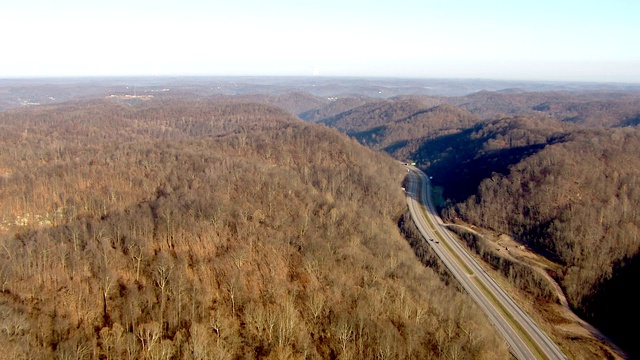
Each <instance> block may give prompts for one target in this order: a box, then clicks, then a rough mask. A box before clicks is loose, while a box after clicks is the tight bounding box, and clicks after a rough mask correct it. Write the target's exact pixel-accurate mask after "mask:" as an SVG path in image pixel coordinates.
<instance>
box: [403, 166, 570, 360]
mask: <svg viewBox="0 0 640 360" xmlns="http://www.w3.org/2000/svg"><path fill="white" fill-rule="evenodd" d="M407 169H408V170H409V174H408V175H409V184H408V186H407V189H406V190H407V204H408V205H409V209H410V211H411V216H412V217H413V219H414V222H415V223H416V226H417V227H418V229H419V230H420V232H421V233H422V236H423V237H424V240H425V241H426V242H427V243H428V244H429V245H430V246H431V247H432V248H433V250H434V251H435V253H436V254H437V255H438V257H440V259H441V260H442V262H443V263H444V264H445V266H446V267H447V268H448V269H449V271H450V272H451V273H452V274H453V276H454V277H455V278H456V279H457V280H458V281H459V282H460V283H461V284H462V286H463V287H464V289H465V290H466V291H467V292H468V293H469V294H470V295H471V297H472V298H473V299H474V300H475V301H476V302H477V303H478V305H479V306H480V307H481V308H482V309H483V310H484V312H485V313H486V314H487V316H488V317H489V319H490V320H491V322H492V323H493V324H494V326H495V327H496V328H497V329H498V331H499V332H500V334H501V335H502V336H503V337H504V338H505V340H506V341H507V343H508V345H509V350H510V351H511V353H512V354H513V355H514V356H515V357H516V358H517V359H522V360H524V359H567V357H566V356H565V355H564V354H563V353H562V351H561V350H560V349H559V348H558V346H557V345H556V344H555V343H554V342H553V341H551V339H550V338H549V337H548V336H547V334H546V333H545V332H544V331H542V329H540V327H539V326H538V325H537V324H536V323H535V322H534V321H533V320H532V319H531V317H529V315H527V314H526V313H525V312H524V311H523V310H522V309H521V308H520V307H519V306H518V305H517V304H516V303H515V302H514V301H513V299H512V298H511V297H510V296H509V295H508V294H507V293H506V292H505V291H504V290H503V289H502V288H501V287H500V286H499V285H498V284H497V283H496V282H495V281H494V280H493V278H491V277H490V276H489V275H488V274H487V273H486V272H485V271H484V269H483V268H482V267H481V266H480V265H479V264H478V263H477V262H476V261H475V259H474V258H472V257H471V255H469V253H468V252H467V251H466V249H464V248H463V247H462V245H460V243H459V242H458V241H456V240H455V239H454V238H453V237H452V235H451V234H450V233H449V231H448V230H447V229H446V227H445V226H444V224H443V222H442V219H440V217H439V216H437V215H436V212H435V207H434V206H433V204H432V202H431V197H430V191H429V187H430V184H429V180H428V179H427V176H426V175H425V173H423V172H422V171H421V170H419V169H418V168H416V167H413V166H407Z"/></svg>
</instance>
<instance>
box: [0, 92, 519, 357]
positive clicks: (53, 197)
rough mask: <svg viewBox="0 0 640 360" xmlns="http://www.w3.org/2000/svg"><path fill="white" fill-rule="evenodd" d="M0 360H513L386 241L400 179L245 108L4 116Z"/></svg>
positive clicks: (375, 157)
mask: <svg viewBox="0 0 640 360" xmlns="http://www.w3.org/2000/svg"><path fill="white" fill-rule="evenodd" d="M0 134H1V138H0V146H1V147H2V149H5V151H2V152H0V196H1V198H2V202H1V203H0V206H1V208H0V214H1V215H0V216H1V217H0V219H1V220H2V224H1V226H2V228H1V229H0V243H1V244H0V245H1V246H0V248H1V249H2V251H0V347H1V348H2V351H3V353H2V356H3V357H7V358H30V359H38V358H78V359H89V358H148V359H165V358H185V359H191V358H193V359H202V358H216V359H234V358H256V357H259V358H302V357H311V358H381V359H398V358H451V357H458V358H473V359H497V358H507V357H508V356H509V355H508V352H507V348H506V345H505V344H504V342H503V341H502V340H500V339H499V338H498V337H497V335H496V333H495V331H494V329H493V327H492V326H490V325H489V323H488V321H487V320H486V318H485V317H484V315H483V314H482V313H481V312H480V311H479V310H478V309H477V308H476V307H475V305H474V304H473V303H472V301H471V300H470V299H469V298H468V297H467V296H466V295H464V294H462V293H460V292H458V291H457V290H456V289H454V288H451V287H449V286H447V285H445V284H444V283H443V282H442V281H441V280H440V278H439V277H438V276H437V275H436V274H434V273H433V271H431V270H430V269H428V268H425V267H424V266H423V265H422V264H420V263H419V262H418V260H417V259H416V257H415V255H414V254H413V252H412V250H411V249H410V248H409V246H408V244H407V242H406V240H404V239H403V238H402V237H401V235H400V234H399V230H398V228H397V222H398V218H399V217H400V216H401V214H402V213H403V211H404V209H405V206H406V205H405V202H404V195H403V193H402V192H401V189H400V183H401V180H402V177H403V176H404V170H403V169H402V168H401V167H399V166H398V165H397V163H396V162H395V161H393V160H392V159H391V158H389V157H387V156H384V155H381V154H377V153H375V152H373V151H371V150H369V149H367V148H365V147H363V146H361V145H360V144H358V143H357V142H356V141H353V140H350V139H348V138H347V137H345V136H343V135H341V134H339V133H338V132H336V131H334V130H331V129H328V128H326V127H323V126H318V125H313V124H305V123H303V122H301V121H299V120H297V119H294V118H293V117H292V116H291V115H289V114H288V113H286V112H284V111H283V110H279V109H277V108H274V107H271V106H268V105H260V104H255V103H239V102H237V101H233V102H225V101H224V99H217V100H216V101H215V102H214V101H204V102H203V101H177V100H162V101H156V100H150V101H146V102H141V103H139V104H137V105H125V104H121V103H118V102H114V101H110V100H98V101H91V102H77V103H68V104H61V105H56V106H47V107H29V108H21V109H15V110H11V111H6V112H2V113H0Z"/></svg>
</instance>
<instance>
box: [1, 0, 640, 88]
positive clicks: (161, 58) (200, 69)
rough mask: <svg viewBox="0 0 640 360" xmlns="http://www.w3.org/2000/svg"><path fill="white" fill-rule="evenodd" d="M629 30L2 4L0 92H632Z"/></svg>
mask: <svg viewBox="0 0 640 360" xmlns="http://www.w3.org/2000/svg"><path fill="white" fill-rule="evenodd" d="M638 18H640V1H638V0H607V1H605V0H598V1H591V0H582V1H573V0H550V1H549V0H536V1H530V0H511V1H507V0H475V1H473V0H419V1H409V0H324V1H315V0H270V1H260V0H235V1H231V0H226V1H218V0H210V1H197V0H178V1H176V0H171V1H165V0H109V1H105V0H102V1H92V0H89V1H87V0H20V1H5V2H4V4H2V5H0V34H1V35H0V78H19V77H68V76H154V75H157V76H181V75H186V76H193V75H196V76H197V75H202V76H218V75H219V76H235V75H241V76H314V75H315V76H376V77H409V78H414V77H417V78H481V79H505V80H538V81H587V82H594V81H595V82H625V83H640V46H639V45H638V44H639V43H640V41H639V39H640V21H639V20H638Z"/></svg>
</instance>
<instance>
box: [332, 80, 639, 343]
mask: <svg viewBox="0 0 640 360" xmlns="http://www.w3.org/2000/svg"><path fill="white" fill-rule="evenodd" d="M439 100H440V101H441V102H442V103H446V104H447V105H446V106H443V105H441V104H440V105H439V104H425V103H422V104H421V103H418V102H413V104H414V105H415V106H413V107H411V108H409V107H408V106H407V103H406V102H405V101H404V100H402V99H400V98H397V99H388V100H385V101H384V102H382V101H379V102H377V103H373V102H371V103H368V104H366V105H363V106H360V107H357V108H354V109H352V110H350V111H347V112H344V113H343V114H338V115H335V116H332V117H330V118H328V119H326V120H324V122H325V123H327V124H329V125H331V126H335V127H336V128H337V129H339V130H340V131H343V132H345V133H347V134H350V135H351V136H353V137H354V138H356V139H358V141H360V142H361V143H363V144H367V145H368V146H371V147H373V148H377V149H383V150H385V151H387V152H389V153H390V154H392V155H393V156H394V157H396V158H397V159H399V160H403V161H405V159H412V160H413V161H417V162H418V164H419V165H420V166H421V167H423V168H424V169H425V170H426V171H427V172H428V173H429V175H431V176H432V177H433V182H434V184H435V185H436V186H438V187H439V188H440V189H442V192H441V193H442V195H443V199H442V203H441V206H442V207H441V210H442V215H443V216H444V217H445V219H446V220H447V221H450V222H458V223H463V224H468V225H472V226H476V227H478V228H484V229H489V230H491V231H492V232H493V233H494V234H496V236H497V235H501V234H506V235H509V236H512V237H513V238H515V239H516V240H517V241H518V242H519V243H520V244H522V245H527V246H529V247H530V248H531V249H533V250H535V251H536V252H538V253H539V254H542V255H544V256H546V257H547V258H548V259H549V260H551V261H554V262H556V263H557V264H558V266H559V268H560V271H556V270H553V271H551V270H549V269H547V270H548V271H549V275H550V276H552V277H554V278H555V279H556V280H557V281H558V282H559V284H560V286H561V287H562V289H563V291H564V293H565V295H566V297H567V300H568V302H569V304H570V305H571V307H572V308H573V309H574V310H576V311H577V312H578V313H579V314H581V315H583V316H585V317H586V318H587V319H589V320H591V321H593V322H594V323H595V324H596V325H597V326H599V327H601V328H602V329H604V330H605V331H606V332H607V333H608V334H611V335H612V336H613V337H614V338H615V339H616V341H617V342H619V343H620V344H622V345H623V346H624V347H625V348H626V349H630V353H632V354H636V353H638V350H637V348H636V345H634V339H633V338H632V336H629V334H632V333H634V332H633V331H629V328H628V322H626V323H625V319H640V312H639V311H638V309H637V307H636V306H635V305H632V304H634V303H635V301H633V299H636V298H635V297H633V296H631V294H630V292H631V291H632V290H631V289H632V288H633V286H634V285H633V283H634V280H633V279H634V278H635V277H636V276H637V275H639V274H640V271H638V269H639V268H640V266H638V264H640V257H639V256H638V253H639V252H640V214H639V213H638V212H637V211H636V209H637V208H639V207H640V195H639V194H640V193H638V188H639V187H638V185H640V184H639V181H640V180H639V179H640V173H639V172H638V169H640V163H638V156H637V149H638V148H640V129H638V127H637V124H638V116H639V114H640V98H639V97H638V94H637V93H635V92H586V93H571V92H553V93H545V92H542V93H526V92H522V91H505V92H488V91H481V92H477V93H474V94H470V95H467V96H463V97H452V98H440V99H439ZM407 109H410V110H407ZM407 113H412V115H409V116H407V115H406V114H407ZM368 120H369V121H368ZM464 236H467V235H464ZM464 236H463V237H464ZM469 239H471V240H469V241H470V242H471V243H473V241H475V240H473V239H472V237H469ZM470 246H471V247H472V248H474V249H475V250H476V251H482V252H484V251H485V250H486V249H485V248H486V246H488V245H482V246H479V245H477V244H475V245H474V244H471V245H470ZM492 246H494V247H495V245H492ZM491 256H493V257H496V256H498V257H499V256H500V255H499V254H493V255H491ZM492 261H494V262H495V263H496V264H497V263H498V261H497V260H495V259H493V260H492ZM505 261H506V260H505ZM553 268H554V269H556V267H555V266H554V267H553ZM539 293H540V294H546V293H547V291H546V290H544V291H540V292H539ZM544 296H547V295H544ZM620 298H624V299H625V300H624V301H622V300H620ZM636 300H637V299H636ZM612 309H616V310H612Z"/></svg>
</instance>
